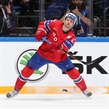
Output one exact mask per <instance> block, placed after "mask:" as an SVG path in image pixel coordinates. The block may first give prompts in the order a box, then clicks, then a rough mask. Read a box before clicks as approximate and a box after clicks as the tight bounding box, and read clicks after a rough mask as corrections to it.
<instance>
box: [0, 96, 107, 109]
mask: <svg viewBox="0 0 109 109" xmlns="http://www.w3.org/2000/svg"><path fill="white" fill-rule="evenodd" d="M0 109H109V94H101V95H100V94H95V95H93V96H92V97H85V96H84V95H83V94H73V95H71V94H57V95H56V94H54V95H53V94H51V95H50V94H49V95H47V94H46V95H43V94H36V95H34V94H33V95H30V94H29V95H26V94H18V95H17V96H15V97H13V98H8V99H7V98H6V96H5V95H0Z"/></svg>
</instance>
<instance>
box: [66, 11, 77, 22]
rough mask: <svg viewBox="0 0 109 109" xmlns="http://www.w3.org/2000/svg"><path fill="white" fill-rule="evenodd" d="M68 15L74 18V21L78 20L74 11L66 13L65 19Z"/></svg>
mask: <svg viewBox="0 0 109 109" xmlns="http://www.w3.org/2000/svg"><path fill="white" fill-rule="evenodd" d="M67 17H68V18H70V19H72V20H74V23H75V22H76V20H77V17H76V15H75V14H73V13H68V14H66V15H65V19H66V18H67Z"/></svg>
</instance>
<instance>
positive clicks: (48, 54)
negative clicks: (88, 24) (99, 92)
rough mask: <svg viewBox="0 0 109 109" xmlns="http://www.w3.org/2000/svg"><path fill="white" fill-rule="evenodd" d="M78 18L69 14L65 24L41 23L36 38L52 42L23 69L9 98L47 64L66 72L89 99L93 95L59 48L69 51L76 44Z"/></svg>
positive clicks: (42, 46) (45, 44) (54, 21)
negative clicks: (74, 28)
mask: <svg viewBox="0 0 109 109" xmlns="http://www.w3.org/2000/svg"><path fill="white" fill-rule="evenodd" d="M76 19H77V18H76V16H75V15H74V14H72V13H68V14H67V15H66V16H65V20H64V22H61V21H60V20H46V21H43V22H40V23H39V25H38V28H37V31H36V32H35V35H34V36H35V38H36V39H37V40H38V41H41V40H42V38H43V37H44V36H46V38H47V40H49V41H50V42H52V44H49V43H47V42H43V43H42V44H41V46H40V47H39V49H38V51H37V52H36V53H35V54H34V55H33V56H32V57H31V59H30V60H29V61H28V63H27V65H26V66H25V67H24V68H23V69H22V71H21V74H20V75H19V77H18V78H17V81H16V83H15V86H14V90H13V91H12V92H9V93H7V94H6V97H7V98H11V97H13V96H15V95H16V94H18V92H19V91H20V90H21V89H22V87H23V86H24V85H25V83H26V82H27V79H28V78H29V77H30V76H31V75H32V74H33V72H34V70H37V69H39V68H40V67H42V66H43V65H45V64H48V63H52V64H54V65H56V66H57V67H58V68H59V69H61V70H62V71H64V72H66V73H67V74H68V75H69V77H70V78H71V79H72V80H73V81H74V83H75V84H76V86H77V87H78V88H79V89H80V90H81V91H82V92H83V94H85V95H86V96H87V97H89V96H91V95H92V93H91V92H89V91H88V90H87V86H86V84H85V81H84V79H83V77H82V76H81V75H80V72H79V71H78V70H77V69H76V68H75V67H74V65H73V63H72V62H71V60H70V58H69V57H68V56H67V55H66V54H65V53H64V52H62V51H61V50H59V49H58V48H59V47H60V48H63V49H64V50H66V51H68V50H69V49H70V48H71V47H72V46H73V45H74V43H75V41H76V36H75V34H74V32H73V31H72V29H71V28H72V27H73V25H74V24H75V22H76Z"/></svg>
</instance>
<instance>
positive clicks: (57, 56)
mask: <svg viewBox="0 0 109 109" xmlns="http://www.w3.org/2000/svg"><path fill="white" fill-rule="evenodd" d="M62 26H63V22H61V21H60V20H46V21H43V22H40V23H39V25H38V28H41V29H42V28H43V29H44V30H46V32H47V35H46V39H47V40H49V41H50V42H52V43H54V44H55V43H56V44H61V47H62V48H63V49H64V50H66V51H68V50H69V49H70V48H71V47H72V46H73V45H74V43H75V41H76V36H75V34H74V32H73V31H72V30H69V31H68V32H67V33H65V32H63V31H62ZM42 37H44V36H42ZM36 39H37V36H36ZM38 54H39V55H40V56H42V57H44V58H46V59H48V60H50V61H52V62H61V61H63V60H65V59H66V57H67V55H66V54H65V53H64V52H62V51H61V50H59V49H58V48H55V49H54V48H52V44H49V43H47V42H43V43H42V44H41V46H40V47H39V49H38Z"/></svg>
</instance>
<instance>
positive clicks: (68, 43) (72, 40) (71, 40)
mask: <svg viewBox="0 0 109 109" xmlns="http://www.w3.org/2000/svg"><path fill="white" fill-rule="evenodd" d="M75 42H76V37H75V35H73V37H71V38H69V39H67V40H65V41H64V42H63V44H62V45H63V48H64V49H65V50H66V51H68V50H69V49H70V48H71V47H73V45H74V44H75Z"/></svg>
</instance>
